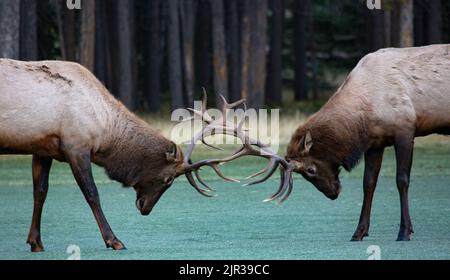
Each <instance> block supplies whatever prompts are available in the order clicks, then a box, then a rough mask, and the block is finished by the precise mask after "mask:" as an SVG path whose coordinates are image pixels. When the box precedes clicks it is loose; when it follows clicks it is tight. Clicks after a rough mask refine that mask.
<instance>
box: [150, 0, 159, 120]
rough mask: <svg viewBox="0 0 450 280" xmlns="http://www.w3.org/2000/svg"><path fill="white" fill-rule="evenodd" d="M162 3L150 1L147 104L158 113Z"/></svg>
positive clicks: (152, 110)
mask: <svg viewBox="0 0 450 280" xmlns="http://www.w3.org/2000/svg"><path fill="white" fill-rule="evenodd" d="M160 4H161V1H160V0H153V1H149V17H150V30H149V32H150V36H149V39H148V61H147V65H148V76H147V103H148V108H149V111H150V112H153V113H154V112H158V111H159V109H160V105H161V76H160V73H161V72H160V71H161V43H160V40H161V38H160V19H161V17H160V13H161V5H160Z"/></svg>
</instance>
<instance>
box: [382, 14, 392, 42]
mask: <svg viewBox="0 0 450 280" xmlns="http://www.w3.org/2000/svg"><path fill="white" fill-rule="evenodd" d="M391 13H392V11H391V10H385V11H384V24H383V26H384V47H386V48H388V47H392V39H391V37H392V36H391V24H392V22H391Z"/></svg>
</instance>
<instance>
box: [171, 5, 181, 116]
mask: <svg viewBox="0 0 450 280" xmlns="http://www.w3.org/2000/svg"><path fill="white" fill-rule="evenodd" d="M178 7H179V1H178V0H167V12H168V13H169V14H168V16H169V20H168V23H167V24H168V26H167V37H168V38H167V39H168V55H169V88H170V93H171V97H172V101H171V105H172V110H175V109H178V108H183V107H184V102H183V87H182V82H183V76H182V60H181V45H180V22H179V13H178Z"/></svg>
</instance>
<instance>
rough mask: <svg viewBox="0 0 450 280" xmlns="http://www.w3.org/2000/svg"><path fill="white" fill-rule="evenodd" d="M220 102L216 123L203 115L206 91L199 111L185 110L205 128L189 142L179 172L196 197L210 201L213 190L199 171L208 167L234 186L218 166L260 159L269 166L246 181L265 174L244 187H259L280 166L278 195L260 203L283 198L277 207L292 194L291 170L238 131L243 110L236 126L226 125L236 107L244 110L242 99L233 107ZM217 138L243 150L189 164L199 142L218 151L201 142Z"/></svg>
mask: <svg viewBox="0 0 450 280" xmlns="http://www.w3.org/2000/svg"><path fill="white" fill-rule="evenodd" d="M220 98H221V100H222V103H223V106H222V117H221V118H219V119H216V120H214V119H213V118H212V117H211V116H209V115H208V113H207V112H206V101H207V94H206V91H204V92H203V100H202V107H201V110H200V111H198V110H194V109H189V110H191V111H192V112H193V113H194V115H197V116H199V117H201V119H202V121H204V122H205V123H206V124H207V125H206V126H205V127H204V128H203V130H202V131H200V132H199V133H197V134H196V135H194V137H193V138H192V139H191V141H190V144H189V147H188V149H187V151H186V154H185V156H184V169H183V172H184V173H185V175H186V177H187V179H188V181H189V183H190V184H191V185H192V186H193V187H194V188H195V189H196V190H197V191H198V192H199V193H200V194H202V195H205V196H209V197H211V196H212V195H210V194H209V192H211V191H213V189H212V188H210V187H209V186H208V185H207V184H206V183H205V182H204V181H203V180H202V178H201V177H200V175H199V170H200V168H201V167H203V166H209V167H211V168H212V169H213V170H214V171H215V172H216V174H217V175H218V176H219V177H221V178H222V179H224V180H226V181H231V182H238V181H237V180H235V179H232V178H228V177H226V176H225V175H224V174H223V173H222V172H221V171H220V169H219V164H223V163H226V162H230V161H233V160H235V159H238V158H240V157H243V156H258V157H263V158H266V159H268V160H269V164H268V165H267V166H266V167H265V168H263V169H262V170H260V171H259V172H257V173H255V174H253V175H251V176H249V177H247V179H250V178H254V177H256V176H259V175H262V174H264V173H266V172H267V174H266V175H265V176H264V177H263V178H262V179H259V180H257V181H254V182H251V183H248V184H246V185H245V186H249V185H255V184H259V183H262V182H264V181H266V180H267V179H269V178H270V177H271V176H272V175H273V174H274V173H275V171H276V169H277V168H278V166H280V173H281V182H280V186H279V188H278V191H277V192H276V193H274V194H273V195H272V196H271V197H269V198H267V199H266V200H264V201H265V202H269V201H274V200H277V199H279V198H280V197H282V196H283V195H284V196H283V198H282V199H281V200H280V201H279V202H278V204H280V203H282V202H283V201H285V200H286V199H287V198H288V197H289V195H290V194H291V191H292V187H293V180H292V172H293V170H294V166H293V165H292V164H290V163H289V162H287V161H286V160H285V159H283V158H282V157H280V156H279V155H277V154H276V153H275V152H274V151H273V150H271V149H270V148H269V147H268V146H267V145H265V144H263V143H261V142H260V141H258V140H253V139H251V138H249V136H248V133H246V132H245V131H243V130H242V127H243V125H244V122H245V110H244V116H243V118H242V119H241V120H240V121H239V123H238V125H237V126H236V125H235V124H234V122H229V121H228V120H227V116H228V112H229V110H231V109H234V108H236V107H237V106H240V105H244V108H245V109H246V106H245V99H242V100H239V101H237V102H235V103H231V104H229V103H228V102H227V101H226V99H225V98H224V97H223V96H222V95H221V96H220ZM219 134H221V135H230V136H233V137H236V138H238V139H240V140H241V141H242V145H243V146H242V147H241V148H240V149H239V150H237V151H236V152H235V153H234V154H232V155H230V156H228V157H226V158H223V159H206V160H202V161H199V162H196V163H192V161H191V156H192V153H193V151H194V146H195V144H196V143H197V142H198V141H199V140H201V141H202V143H204V144H206V145H207V146H210V147H213V148H215V149H218V148H216V147H214V146H212V145H210V144H208V143H206V141H205V140H204V139H205V136H213V135H219ZM255 147H256V148H255ZM192 173H194V176H195V177H196V178H197V180H198V181H199V182H200V184H201V185H203V186H204V187H205V188H201V187H199V186H198V184H197V182H196V181H195V179H194V176H193V174H192Z"/></svg>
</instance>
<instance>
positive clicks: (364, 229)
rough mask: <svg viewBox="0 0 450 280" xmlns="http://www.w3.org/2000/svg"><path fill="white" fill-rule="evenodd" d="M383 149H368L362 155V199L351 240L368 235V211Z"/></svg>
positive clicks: (357, 239) (369, 210)
mask: <svg viewBox="0 0 450 280" xmlns="http://www.w3.org/2000/svg"><path fill="white" fill-rule="evenodd" d="M383 153H384V149H376V150H369V151H367V152H366V153H365V155H364V164H365V167H364V182H363V187H364V201H363V205H362V209H361V216H360V218H359V223H358V227H357V228H356V231H355V233H354V234H353V237H352V241H362V240H363V238H364V237H366V236H369V226H370V212H371V210H372V200H373V194H374V192H375V188H376V186H377V181H378V175H379V174H380V169H381V162H382V161H383Z"/></svg>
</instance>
